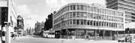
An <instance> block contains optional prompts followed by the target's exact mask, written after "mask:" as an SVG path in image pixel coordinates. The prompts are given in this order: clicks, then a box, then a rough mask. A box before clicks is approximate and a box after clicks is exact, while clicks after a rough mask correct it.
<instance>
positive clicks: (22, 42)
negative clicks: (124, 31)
mask: <svg viewBox="0 0 135 43" xmlns="http://www.w3.org/2000/svg"><path fill="white" fill-rule="evenodd" d="M11 43H123V42H117V41H110V40H108V41H107V40H100V41H93V40H83V39H77V40H73V39H68V40H67V39H51V38H42V37H39V36H26V37H20V38H17V39H16V40H12V41H11Z"/></svg>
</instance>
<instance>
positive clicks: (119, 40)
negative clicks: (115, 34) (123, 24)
mask: <svg viewBox="0 0 135 43" xmlns="http://www.w3.org/2000/svg"><path fill="white" fill-rule="evenodd" d="M125 39H126V37H123V38H121V39H118V42H126V40H125Z"/></svg>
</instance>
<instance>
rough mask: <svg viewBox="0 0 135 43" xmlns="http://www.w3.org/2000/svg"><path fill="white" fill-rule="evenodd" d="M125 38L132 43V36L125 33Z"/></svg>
mask: <svg viewBox="0 0 135 43" xmlns="http://www.w3.org/2000/svg"><path fill="white" fill-rule="evenodd" d="M126 39H127V42H130V43H132V36H131V35H127V37H126Z"/></svg>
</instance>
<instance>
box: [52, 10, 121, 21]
mask: <svg viewBox="0 0 135 43" xmlns="http://www.w3.org/2000/svg"><path fill="white" fill-rule="evenodd" d="M62 18H66V19H67V18H86V19H87V18H91V19H98V20H108V21H116V22H123V21H124V19H123V18H121V17H114V16H107V15H101V14H95V13H87V12H68V13H65V14H64V15H62V16H60V17H59V18H57V19H55V20H54V23H57V22H59V21H61V19H62Z"/></svg>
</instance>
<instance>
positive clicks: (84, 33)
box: [55, 29, 124, 40]
mask: <svg viewBox="0 0 135 43" xmlns="http://www.w3.org/2000/svg"><path fill="white" fill-rule="evenodd" d="M55 33H56V34H55V38H81V39H86V38H88V37H89V38H90V39H109V40H112V39H113V37H115V36H121V37H122V36H123V35H124V31H113V30H102V29H62V30H58V31H55ZM120 34H121V35H120ZM115 38H116V37H115Z"/></svg>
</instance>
